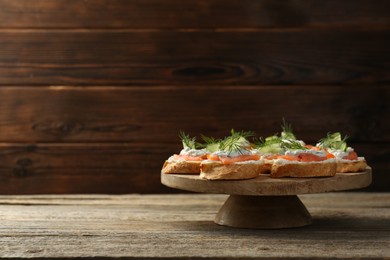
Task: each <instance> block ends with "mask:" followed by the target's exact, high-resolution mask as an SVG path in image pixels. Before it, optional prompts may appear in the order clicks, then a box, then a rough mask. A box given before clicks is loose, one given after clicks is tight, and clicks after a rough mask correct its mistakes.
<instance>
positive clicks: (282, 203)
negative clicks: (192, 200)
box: [214, 195, 312, 229]
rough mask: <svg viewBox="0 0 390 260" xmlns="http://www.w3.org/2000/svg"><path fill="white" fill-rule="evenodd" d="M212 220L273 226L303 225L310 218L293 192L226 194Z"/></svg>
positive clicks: (218, 222)
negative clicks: (289, 193) (286, 194)
mask: <svg viewBox="0 0 390 260" xmlns="http://www.w3.org/2000/svg"><path fill="white" fill-rule="evenodd" d="M214 222H215V223H216V224H219V225H224V226H230V227H236V228H258V229H277V228H292V227H302V226H306V225H309V224H310V223H311V222H312V218H311V216H310V213H309V212H308V211H307V209H306V207H305V205H303V203H302V201H301V200H300V199H299V198H298V196H295V195H293V196H242V195H230V197H229V198H228V199H227V200H226V201H225V203H224V204H223V206H222V207H221V209H220V210H219V212H218V214H217V215H216V217H215V220H214Z"/></svg>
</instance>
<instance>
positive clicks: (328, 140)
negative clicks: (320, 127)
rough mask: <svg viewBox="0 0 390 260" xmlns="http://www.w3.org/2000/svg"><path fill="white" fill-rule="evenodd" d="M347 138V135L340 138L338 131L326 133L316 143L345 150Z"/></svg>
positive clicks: (323, 146) (324, 146)
mask: <svg viewBox="0 0 390 260" xmlns="http://www.w3.org/2000/svg"><path fill="white" fill-rule="evenodd" d="M347 139H348V136H347V135H346V136H344V138H342V137H341V134H340V133H339V132H335V133H327V135H326V137H325V138H323V139H321V140H320V141H319V142H318V144H319V146H320V147H322V148H329V149H333V150H341V151H344V152H345V151H346V150H347V148H348V145H347Z"/></svg>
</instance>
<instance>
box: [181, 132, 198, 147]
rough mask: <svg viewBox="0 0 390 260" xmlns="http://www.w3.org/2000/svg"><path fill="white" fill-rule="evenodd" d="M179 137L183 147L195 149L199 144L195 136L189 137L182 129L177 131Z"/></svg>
mask: <svg viewBox="0 0 390 260" xmlns="http://www.w3.org/2000/svg"><path fill="white" fill-rule="evenodd" d="M179 137H180V139H181V142H182V143H183V147H184V148H190V149H197V148H198V146H199V144H198V143H197V142H196V137H192V138H191V137H190V136H189V135H187V134H186V133H184V132H183V131H180V132H179Z"/></svg>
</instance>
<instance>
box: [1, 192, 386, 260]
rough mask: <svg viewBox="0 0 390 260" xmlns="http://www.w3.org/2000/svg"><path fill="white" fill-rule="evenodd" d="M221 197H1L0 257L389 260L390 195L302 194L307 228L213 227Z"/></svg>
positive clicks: (191, 195) (203, 195)
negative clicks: (309, 219) (309, 221)
mask: <svg viewBox="0 0 390 260" xmlns="http://www.w3.org/2000/svg"><path fill="white" fill-rule="evenodd" d="M226 197H227V196H226V195H208V194H186V195H176V194H175V195H121V196H118V195H114V196H109V195H41V196H0V222H1V225H0V256H1V257H2V258H16V257H17V258H67V259H71V258H92V257H105V258H106V259H110V258H118V257H120V258H123V259H140V258H143V259H150V258H156V259H166V258H187V259H211V258H218V259H252V258H259V259H271V258H272V259H275V258H276V259H286V258H317V259H326V258H354V259H356V258H357V259H369V258H370V259H371V258H376V259H383V258H388V259H390V193H327V194H315V195H302V196H300V198H301V200H302V201H303V202H304V203H305V205H306V206H307V208H308V209H309V211H310V212H311V214H312V216H313V219H314V222H313V224H312V225H310V226H307V227H303V228H296V229H282V230H250V229H235V228H229V227H224V226H219V225H216V224H214V223H213V218H214V216H215V214H216V212H217V211H218V209H219V208H220V206H221V204H222V203H223V202H224V201H225V199H226Z"/></svg>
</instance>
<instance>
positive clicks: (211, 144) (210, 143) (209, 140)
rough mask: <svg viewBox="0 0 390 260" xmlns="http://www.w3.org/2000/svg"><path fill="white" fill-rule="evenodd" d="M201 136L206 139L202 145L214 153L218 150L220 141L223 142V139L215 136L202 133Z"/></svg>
mask: <svg viewBox="0 0 390 260" xmlns="http://www.w3.org/2000/svg"><path fill="white" fill-rule="evenodd" d="M201 138H202V139H203V141H204V144H201V146H202V147H203V148H205V149H206V150H207V151H209V152H210V153H213V152H215V151H217V150H218V148H219V143H220V142H221V140H218V139H215V138H213V137H208V136H205V135H201Z"/></svg>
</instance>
